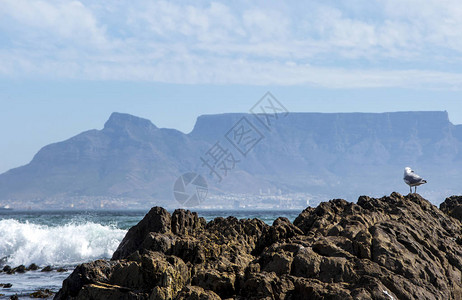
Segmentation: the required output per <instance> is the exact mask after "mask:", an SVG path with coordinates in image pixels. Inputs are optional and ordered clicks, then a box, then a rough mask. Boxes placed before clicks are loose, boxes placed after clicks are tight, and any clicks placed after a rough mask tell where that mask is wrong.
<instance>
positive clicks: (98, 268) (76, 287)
mask: <svg viewBox="0 0 462 300" xmlns="http://www.w3.org/2000/svg"><path fill="white" fill-rule="evenodd" d="M115 264H116V262H111V261H104V260H97V261H94V262H91V263H86V264H81V265H78V266H77V267H76V268H75V270H74V271H73V272H72V274H71V275H69V277H68V278H66V279H65V280H64V282H63V287H62V288H61V289H60V290H59V292H58V293H57V294H56V296H55V299H56V300H59V299H68V298H70V297H76V296H77V295H78V294H79V292H80V291H81V290H82V289H83V288H84V287H85V286H87V285H91V284H96V283H105V282H109V277H110V275H111V272H112V270H113V267H114V265H115ZM44 269H45V268H44ZM42 271H43V270H42ZM85 293H88V291H86V292H85ZM84 299H85V298H84ZM100 299H103V298H100Z"/></svg>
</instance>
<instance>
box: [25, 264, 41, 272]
mask: <svg viewBox="0 0 462 300" xmlns="http://www.w3.org/2000/svg"><path fill="white" fill-rule="evenodd" d="M38 268H39V266H37V265H36V264H31V265H30V266H29V267H28V268H27V269H28V270H31V271H36V270H38Z"/></svg>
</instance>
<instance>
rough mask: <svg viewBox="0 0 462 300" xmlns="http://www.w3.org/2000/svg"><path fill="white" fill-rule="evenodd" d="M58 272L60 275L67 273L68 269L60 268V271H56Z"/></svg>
mask: <svg viewBox="0 0 462 300" xmlns="http://www.w3.org/2000/svg"><path fill="white" fill-rule="evenodd" d="M56 272H58V273H62V272H67V269H66V268H58V269H56Z"/></svg>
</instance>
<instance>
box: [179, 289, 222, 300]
mask: <svg viewBox="0 0 462 300" xmlns="http://www.w3.org/2000/svg"><path fill="white" fill-rule="evenodd" d="M176 299H177V300H221V298H220V297H219V296H218V295H217V294H215V293H214V292H212V291H210V290H204V289H203V288H201V287H198V286H185V287H184V288H183V290H181V292H180V293H179V294H178V296H177V297H176Z"/></svg>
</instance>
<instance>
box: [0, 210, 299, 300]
mask: <svg viewBox="0 0 462 300" xmlns="http://www.w3.org/2000/svg"><path fill="white" fill-rule="evenodd" d="M146 213H147V210H143V211H141V210H139V211H48V212H45V211H14V210H13V211H0V269H3V267H4V266H5V265H9V266H11V267H17V266H19V265H25V266H26V267H28V266H29V265H30V264H32V263H35V264H37V265H39V266H40V267H41V268H43V267H45V266H48V265H50V266H52V267H53V269H54V270H53V271H51V272H41V270H40V269H39V270H37V271H28V272H26V273H16V274H12V275H9V274H6V273H4V272H3V273H0V284H6V283H10V284H12V287H11V288H1V287H0V295H2V296H0V299H1V298H5V299H7V298H9V296H11V295H15V294H16V295H18V296H19V298H25V299H30V298H29V294H30V293H32V292H34V291H36V290H38V289H50V290H52V291H54V292H57V291H58V290H59V289H60V288H61V285H62V282H63V280H64V279H65V278H66V277H68V276H69V274H70V273H71V272H72V270H73V269H74V268H75V266H76V265H78V264H80V263H84V262H89V261H93V260H96V259H110V258H111V256H112V254H113V253H114V251H115V250H116V249H117V246H118V245H119V243H120V242H121V241H122V239H123V237H124V236H125V234H126V233H127V231H128V229H129V228H130V227H132V226H134V225H136V224H137V223H138V222H139V221H140V220H141V219H142V218H143V217H144V216H145V214H146ZM299 213H300V211H257V210H254V211H246V210H234V211H230V210H227V211H215V210H213V211H212V210H204V211H201V210H199V211H198V214H199V216H201V217H204V218H205V219H206V220H207V222H208V221H210V220H212V219H214V218H216V217H228V216H234V217H236V218H238V219H243V218H259V219H261V220H262V221H264V222H266V223H267V224H272V222H273V221H274V220H275V219H276V218H278V217H280V216H282V217H287V218H288V219H289V220H290V221H293V220H294V219H295V218H296V217H297V215H298V214H299ZM57 268H64V269H67V271H65V272H57V271H56V269H57Z"/></svg>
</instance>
